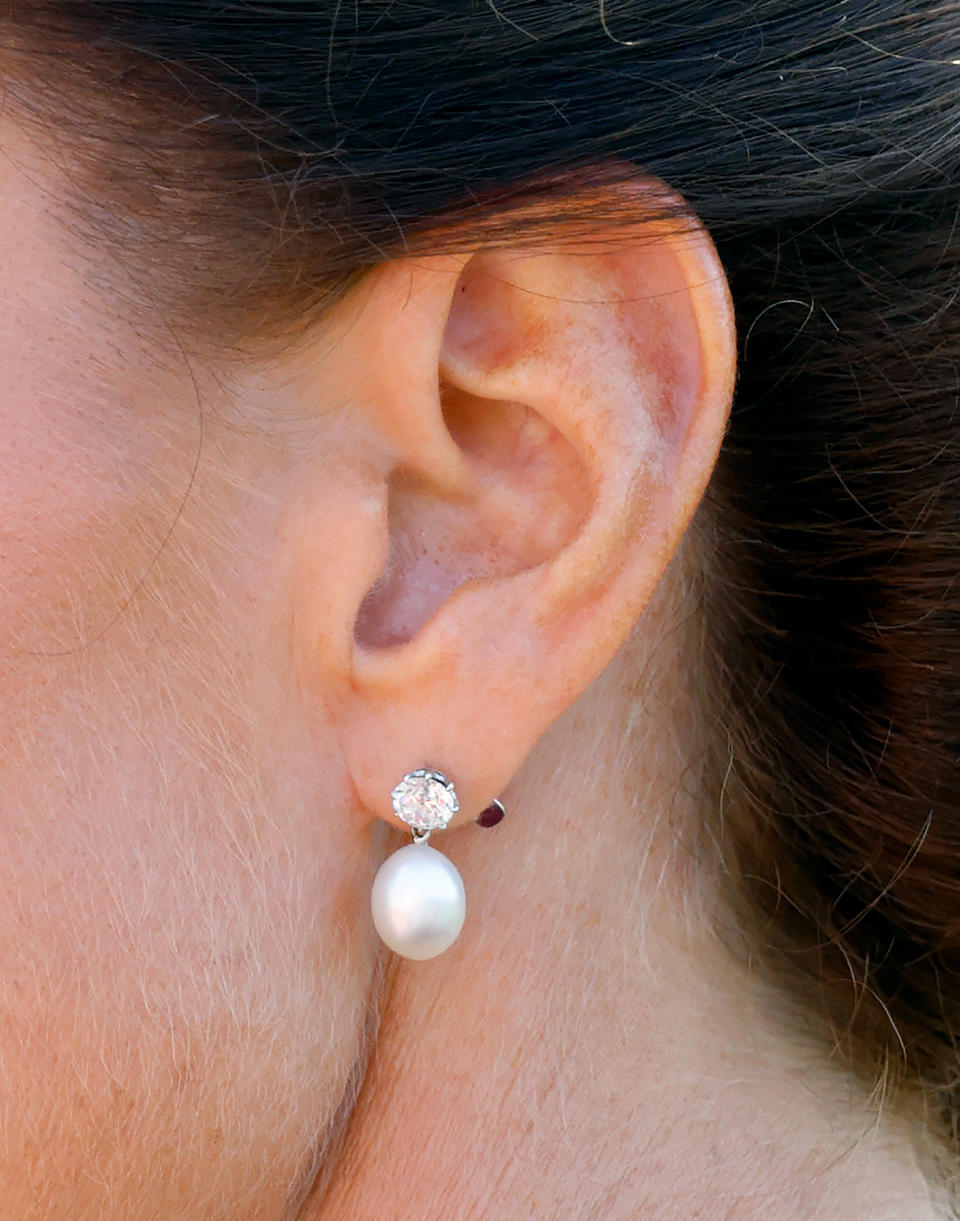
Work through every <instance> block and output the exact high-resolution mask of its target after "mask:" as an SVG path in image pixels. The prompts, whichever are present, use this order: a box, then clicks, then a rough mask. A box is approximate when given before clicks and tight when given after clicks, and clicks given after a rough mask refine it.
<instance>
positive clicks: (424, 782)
mask: <svg viewBox="0 0 960 1221" xmlns="http://www.w3.org/2000/svg"><path fill="white" fill-rule="evenodd" d="M390 799H391V801H392V802H393V812H394V813H395V814H396V816H397V818H399V819H401V821H403V822H405V823H406V824H407V826H408V827H412V828H413V834H414V840H415V841H418V842H421V843H422V842H425V838H426V836H429V834H430V832H431V831H442V830H443V829H444V827H446V825H447V823H448V822H449V821H450V819H451V818H453V816H454V814H456V813H457V811H458V810H459V809H460V802H459V801H458V800H457V792H456V789H455V788H454V787H453V781H452V780H448V779H447V777H446V776H445V775H444V774H443V772H438V771H436V770H435V769H434V768H432V767H419V768H417V770H416V771H414V772H407V774H406V775H405V776H404V778H403V779H402V780H401V781H400V783H399V784H398V785H397V786H396V787H395V788H394V789H393V791H392V792H391V793H390ZM418 837H423V838H421V839H419V840H418Z"/></svg>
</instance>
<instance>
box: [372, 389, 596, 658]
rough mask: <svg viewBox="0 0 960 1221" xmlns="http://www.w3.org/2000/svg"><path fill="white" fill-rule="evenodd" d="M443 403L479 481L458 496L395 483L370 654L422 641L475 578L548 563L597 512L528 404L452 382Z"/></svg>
mask: <svg viewBox="0 0 960 1221" xmlns="http://www.w3.org/2000/svg"><path fill="white" fill-rule="evenodd" d="M441 400H442V404H443V411H444V419H445V422H446V425H447V428H448V429H449V431H450V434H451V436H452V437H453V439H454V440H455V441H456V443H457V444H458V445H459V447H460V448H461V450H462V451H463V453H464V456H465V458H466V459H467V461H466V464H465V469H466V470H467V471H468V474H469V484H468V485H467V486H464V487H463V488H462V489H460V490H459V491H458V492H457V493H456V494H451V493H450V492H449V491H448V490H443V491H438V490H437V489H436V488H434V487H432V486H431V485H430V484H429V481H428V480H426V479H424V478H422V477H420V476H416V475H413V474H411V473H410V472H408V471H405V470H401V471H398V472H397V473H396V474H395V475H394V477H393V478H392V479H391V481H390V487H389V491H388V502H387V525H388V531H389V550H388V555H387V561H386V563H385V565H384V569H383V572H382V573H381V574H380V576H379V577H378V578H377V580H376V581H375V582H374V584H373V585H372V586H371V587H370V589H369V591H368V592H367V594H366V596H365V597H364V599H363V602H362V603H361V606H360V609H359V613H358V615H357V621H356V625H355V629H354V639H355V641H356V643H357V644H359V645H361V646H363V647H366V648H388V647H390V646H395V645H400V644H404V643H407V642H408V641H410V640H412V639H413V638H414V637H415V636H416V635H417V634H418V633H419V632H420V631H421V630H422V629H423V627H424V626H425V625H426V624H427V623H428V622H429V620H430V619H431V618H432V617H433V616H434V615H435V614H436V613H437V612H438V611H439V610H440V608H441V607H442V605H443V603H444V602H445V601H446V600H447V599H448V598H449V597H450V595H451V594H452V593H453V592H454V591H455V590H456V589H458V588H459V587H460V586H462V585H464V584H466V583H467V582H468V581H480V580H496V579H505V578H509V577H510V576H513V575H516V574H517V573H520V572H525V571H527V570H529V569H531V568H535V567H537V566H538V565H540V564H542V563H545V562H547V561H548V560H550V559H551V558H552V557H553V556H555V555H556V554H557V553H558V552H559V551H561V550H562V549H563V548H564V547H565V546H566V545H567V544H568V543H569V542H570V541H571V540H572V538H573V537H574V536H575V534H576V532H577V530H578V529H579V527H580V526H581V524H582V523H583V521H584V520H585V519H586V517H587V515H588V514H589V511H590V505H591V500H592V495H591V488H590V482H589V477H588V472H587V470H586V468H585V467H584V464H583V462H582V461H581V459H580V457H579V455H578V454H577V452H576V450H575V448H574V446H573V445H572V444H571V443H570V441H568V440H567V438H566V437H564V436H563V435H562V434H561V433H560V432H559V431H558V430H557V429H556V428H554V427H553V426H552V425H551V424H550V423H549V421H547V420H545V419H544V418H543V417H542V416H539V415H538V414H537V413H536V412H535V411H532V410H531V409H529V408H527V407H525V406H524V405H522V404H520V403H513V402H502V401H499V400H494V399H485V398H479V397H477V396H475V395H472V394H468V393H466V392H464V391H462V390H460V389H458V388H456V387H453V386H449V385H444V386H443V387H442V393H441Z"/></svg>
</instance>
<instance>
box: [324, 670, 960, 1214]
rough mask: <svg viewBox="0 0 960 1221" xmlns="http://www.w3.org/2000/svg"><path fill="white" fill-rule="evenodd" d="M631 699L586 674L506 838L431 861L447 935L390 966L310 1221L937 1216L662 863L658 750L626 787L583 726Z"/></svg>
mask: <svg viewBox="0 0 960 1221" xmlns="http://www.w3.org/2000/svg"><path fill="white" fill-rule="evenodd" d="M648 673H649V672H648V671H645V674H644V681H645V684H646V682H647V679H648ZM612 688H614V689H612ZM675 688H676V683H674V684H673V689H675ZM645 690H647V691H649V688H648V687H645ZM635 698H636V697H635V696H634V697H633V699H634V701H635ZM629 699H630V693H629V692H627V691H626V688H625V685H624V683H623V680H622V678H618V676H617V674H616V673H609V672H608V675H607V676H605V677H604V679H603V680H602V681H601V683H599V684H597V685H596V686H595V687H594V688H593V689H592V690H591V691H590V692H588V693H587V694H586V696H584V697H583V699H582V700H581V701H579V703H578V704H577V705H576V706H575V708H574V709H573V710H572V711H571V714H570V715H569V717H568V718H567V719H566V720H565V722H563V723H562V724H559V725H558V726H557V727H556V728H555V730H554V732H553V733H552V734H551V735H550V736H549V737H548V738H547V739H545V740H544V741H543V742H542V743H541V745H540V747H539V748H538V751H537V752H536V754H535V755H534V756H532V757H531V759H530V760H529V761H528V765H527V766H526V768H525V769H524V773H523V775H522V777H521V778H519V779H518V781H517V782H516V784H515V786H512V791H511V792H510V793H509V794H507V795H506V796H507V797H508V799H509V804H508V811H509V814H508V819H507V820H505V821H504V823H503V824H502V825H501V826H500V827H498V828H497V829H496V830H495V831H483V830H481V829H479V828H477V829H475V828H472V827H471V828H469V829H465V830H463V831H461V832H459V833H452V834H451V835H450V836H449V838H448V842H447V843H446V844H443V845H440V846H441V847H443V848H444V849H445V850H446V851H447V852H449V854H450V856H451V858H452V859H454V860H455V862H456V863H457V865H458V867H459V868H460V869H461V871H462V873H463V876H464V880H465V883H466V887H467V897H468V917H467V927H466V929H465V931H464V933H463V935H462V937H461V939H460V941H459V942H458V944H457V945H456V946H455V947H454V948H453V949H452V950H451V951H448V952H447V953H446V954H445V955H442V956H441V957H440V958H438V959H436V960H434V961H432V962H428V963H407V962H401V961H397V960H393V961H392V962H391V966H390V975H389V978H388V981H387V986H386V993H385V996H386V999H385V1002H384V1006H383V1014H382V1022H381V1026H380V1030H379V1035H378V1038H377V1041H376V1047H375V1051H374V1053H373V1055H372V1058H371V1062H370V1065H369V1069H368V1073H367V1076H366V1079H365V1081H364V1084H363V1087H362V1090H361V1093H360V1097H359V1100H358V1103H357V1107H356V1109H355V1111H354V1114H353V1117H352V1119H351V1122H350V1126H349V1129H348V1131H347V1134H346V1138H345V1146H344V1149H343V1152H342V1156H341V1159H340V1161H339V1162H338V1163H337V1167H336V1170H335V1171H334V1175H333V1180H332V1186H331V1188H330V1191H329V1192H328V1194H327V1195H326V1197H325V1199H324V1200H323V1202H322V1204H321V1205H319V1207H318V1208H317V1209H315V1211H314V1212H313V1213H311V1214H309V1215H311V1216H312V1217H315V1218H317V1221H319V1219H321V1218H343V1217H350V1218H351V1219H352V1221H374V1218H381V1217H385V1216H389V1217H391V1218H393V1219H395V1221H413V1219H414V1218H417V1219H418V1221H419V1218H421V1217H423V1216H424V1215H425V1208H426V1206H428V1205H432V1206H435V1207H438V1208H439V1210H440V1212H441V1213H442V1215H443V1216H444V1217H449V1218H458V1219H460V1218H463V1219H467V1218H480V1217H496V1218H497V1219H498V1221H514V1219H515V1218H516V1219H518V1221H519V1218H528V1217H584V1218H586V1217H603V1218H605V1219H613V1221H616V1219H618V1218H624V1219H626V1218H634V1217H637V1216H644V1217H651V1218H653V1217H655V1218H662V1219H663V1221H688V1219H689V1218H690V1217H702V1218H704V1221H721V1219H727V1218H729V1219H733V1218H741V1217H743V1218H746V1217H759V1216H762V1217H764V1218H765V1219H767V1221H780V1219H781V1218H782V1221H787V1219H790V1221H796V1218H798V1217H803V1218H806V1219H810V1221H813V1219H814V1218H822V1219H823V1221H826V1219H828V1218H830V1219H834V1221H840V1219H841V1218H843V1221H853V1219H854V1218H864V1219H865V1218H867V1217H869V1218H871V1221H880V1219H881V1218H890V1219H891V1221H892V1219H893V1218H897V1219H898V1221H920V1219H924V1221H926V1219H929V1218H934V1217H936V1216H939V1215H943V1214H941V1213H940V1212H939V1211H938V1210H937V1209H936V1208H935V1207H934V1206H933V1204H932V1201H931V1196H930V1190H929V1188H928V1187H927V1185H926V1181H925V1178H924V1175H923V1174H922V1173H921V1170H920V1168H919V1165H918V1161H917V1156H916V1154H915V1152H914V1148H913V1141H912V1137H911V1127H910V1125H909V1124H908V1122H907V1120H906V1119H905V1118H904V1117H903V1116H902V1115H900V1114H897V1115H893V1114H880V1113H878V1112H877V1110H876V1108H871V1105H870V1102H869V1099H868V1094H867V1091H866V1090H865V1089H861V1088H860V1087H859V1086H858V1085H857V1084H856V1083H854V1082H853V1081H852V1080H851V1079H849V1078H847V1077H846V1076H844V1075H843V1073H842V1071H841V1070H839V1069H837V1068H835V1067H831V1066H830V1064H829V1061H828V1050H827V1049H826V1048H824V1047H823V1046H821V1045H819V1044H817V1043H816V1042H815V1041H814V1040H813V1039H812V1038H809V1037H805V1036H804V1034H803V1033H802V1031H801V1030H800V1029H798V1028H797V1026H796V1024H792V1023H791V1022H790V1019H789V1018H787V1017H786V1016H784V1015H783V1006H782V1005H779V1006H778V1001H777V999H776V997H775V995H774V993H773V992H772V991H771V990H769V989H767V988H765V987H764V985H763V984H762V983H761V982H760V981H759V980H758V979H756V978H753V977H751V976H750V975H748V973H747V972H746V970H745V969H743V968H741V967H738V966H737V964H735V963H734V962H733V961H732V959H731V958H730V957H729V956H728V954H727V952H726V951H725V950H724V949H723V947H722V946H721V945H720V943H719V942H718V940H717V939H716V938H715V937H713V936H712V935H711V932H710V923H711V921H710V918H709V906H710V905H709V903H708V901H707V899H706V890H705V888H703V893H698V888H699V887H700V883H699V881H698V875H697V876H695V870H694V869H693V868H692V867H691V863H690V859H689V857H687V858H684V857H683V856H682V854H681V853H680V852H679V851H678V845H679V844H680V843H682V842H683V841H684V839H685V838H686V837H685V836H684V834H683V830H684V827H685V826H687V825H689V820H690V819H691V818H693V817H694V816H695V814H696V810H695V808H693V806H692V804H691V805H686V806H685V804H684V803H685V802H688V801H689V800H690V799H689V798H685V797H684V795H683V788H682V786H680V785H679V784H678V783H677V782H676V781H678V780H679V774H680V771H681V765H680V763H678V761H677V754H676V751H675V750H674V751H673V752H672V759H673V762H672V767H671V768H670V769H668V768H667V766H666V764H665V759H666V755H667V753H668V752H667V751H665V750H664V749H663V748H662V746H661V748H660V749H659V750H657V751H653V750H647V749H646V747H644V746H641V748H640V749H639V750H637V748H636V742H637V741H638V740H642V739H644V738H645V737H646V736H647V735H645V734H644V733H643V730H642V727H638V726H637V725H636V724H634V725H632V726H631V728H630V738H631V741H633V742H634V744H635V746H634V752H635V753H633V754H632V755H631V756H629V759H630V761H629V762H628V763H625V759H627V758H628V756H627V754H626V752H625V751H624V750H623V749H622V748H621V744H619V743H617V742H611V741H609V740H604V739H602V738H601V737H600V736H599V733H598V730H597V729H596V728H595V727H596V726H604V725H607V724H608V723H609V721H610V719H611V717H610V709H611V707H612V706H623V707H628V706H629V702H628V701H629ZM614 700H619V701H622V704H618V705H613V704H612V703H611V701H614ZM646 703H647V704H648V706H651V707H652V706H654V705H655V706H657V707H658V709H659V710H660V711H659V712H658V716H659V717H660V718H661V724H662V720H663V713H662V708H663V705H662V704H661V703H660V702H659V700H658V699H657V698H656V697H653V698H648V699H647V700H646ZM660 740H661V739H660V738H658V739H657V741H658V742H659V741H660ZM654 777H659V780H658V781H657V782H654V780H653V778H654ZM664 778H667V779H669V780H672V781H674V782H673V783H670V784H665V783H664ZM778 1009H779V1011H780V1012H779V1014H778Z"/></svg>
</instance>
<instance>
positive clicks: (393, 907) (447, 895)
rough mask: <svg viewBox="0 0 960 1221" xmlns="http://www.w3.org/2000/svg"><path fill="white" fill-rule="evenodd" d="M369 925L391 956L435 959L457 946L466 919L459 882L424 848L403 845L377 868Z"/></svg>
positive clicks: (433, 850) (446, 864) (432, 850)
mask: <svg viewBox="0 0 960 1221" xmlns="http://www.w3.org/2000/svg"><path fill="white" fill-rule="evenodd" d="M370 906H371V909H372V911H373V923H374V925H375V926H376V930H377V932H378V933H379V934H380V936H381V937H382V938H383V940H384V941H385V942H386V943H387V945H388V946H389V947H390V949H391V950H393V952H394V953H395V954H402V955H403V957H404V958H415V959H424V958H435V957H436V955H437V954H442V953H443V951H444V950H446V949H448V948H449V947H450V946H451V945H453V943H454V942H455V941H456V939H457V937H458V936H459V935H460V930H461V929H462V928H463V920H464V916H465V915H466V913H467V903H466V897H465V895H464V893H463V879H462V878H461V877H460V874H459V873H458V872H457V869H456V866H455V865H454V864H453V862H452V861H449V860H447V858H446V857H445V856H444V855H443V853H442V852H438V851H437V850H436V848H431V847H430V845H429V844H407V846H406V848H401V849H400V850H399V851H397V852H394V854H393V855H392V856H388V857H387V859H386V860H385V861H384V862H383V864H382V865H381V866H380V868H379V870H378V871H377V876H376V877H375V878H374V880H373V893H372V894H371V896H370Z"/></svg>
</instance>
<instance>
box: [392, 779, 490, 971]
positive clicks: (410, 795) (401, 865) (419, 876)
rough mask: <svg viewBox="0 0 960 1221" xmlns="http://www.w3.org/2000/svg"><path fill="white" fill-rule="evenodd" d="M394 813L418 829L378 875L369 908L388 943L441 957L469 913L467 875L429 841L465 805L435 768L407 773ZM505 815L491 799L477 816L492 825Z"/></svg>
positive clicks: (413, 954)
mask: <svg viewBox="0 0 960 1221" xmlns="http://www.w3.org/2000/svg"><path fill="white" fill-rule="evenodd" d="M390 797H391V800H392V802H393V812H394V814H396V816H397V817H398V818H399V819H400V820H401V821H402V822H404V823H405V824H406V825H407V826H408V827H409V828H410V830H411V831H412V833H413V843H411V844H407V846H406V847H405V848H400V849H399V850H398V851H397V852H394V853H393V854H392V855H391V856H388V857H387V859H386V860H385V861H384V862H383V864H382V865H381V866H380V868H379V870H378V871H377V876H376V877H375V878H374V880H373V890H372V892H371V896H370V907H371V911H372V914H373V923H374V927H375V928H376V930H377V932H378V933H379V934H380V937H381V939H382V940H383V941H384V943H385V944H386V945H387V946H388V947H389V948H390V949H391V950H393V951H394V953H396V954H400V955H401V956H402V957H404V958H411V959H414V960H423V959H427V958H436V956H437V955H438V954H442V953H443V951H444V950H446V949H449V948H450V946H451V945H453V943H454V942H455V941H456V939H457V937H459V935H460V930H461V929H462V928H463V921H464V918H465V916H466V896H465V894H464V889H463V879H462V878H461V877H460V874H459V872H458V871H457V868H456V866H455V865H454V864H453V862H452V861H450V860H448V859H447V858H446V857H445V856H444V855H443V853H442V852H438V851H437V850H436V849H435V848H431V847H430V844H429V843H428V841H429V839H430V836H431V834H432V833H433V832H434V831H442V830H444V828H445V827H446V826H447V824H448V823H449V822H450V819H451V818H453V816H454V814H456V813H457V812H458V810H459V809H460V802H459V800H458V798H457V792H456V789H455V788H454V785H453V781H452V780H450V779H449V778H448V777H447V776H445V775H444V774H443V772H439V771H437V770H436V769H435V768H430V767H421V768H417V770H416V771H412V772H408V773H407V774H406V775H405V776H404V777H403V779H402V780H401V781H400V783H399V784H397V785H396V786H395V788H394V789H393V790H392V792H391V794H390ZM503 816H504V808H503V805H502V804H501V802H499V801H494V802H492V803H491V804H490V805H489V806H487V808H486V809H485V810H483V811H482V812H481V814H480V815H479V816H478V817H477V820H476V821H477V823H478V824H479V825H480V826H482V827H493V826H496V824H497V823H498V822H500V820H501V819H502V818H503Z"/></svg>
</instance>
